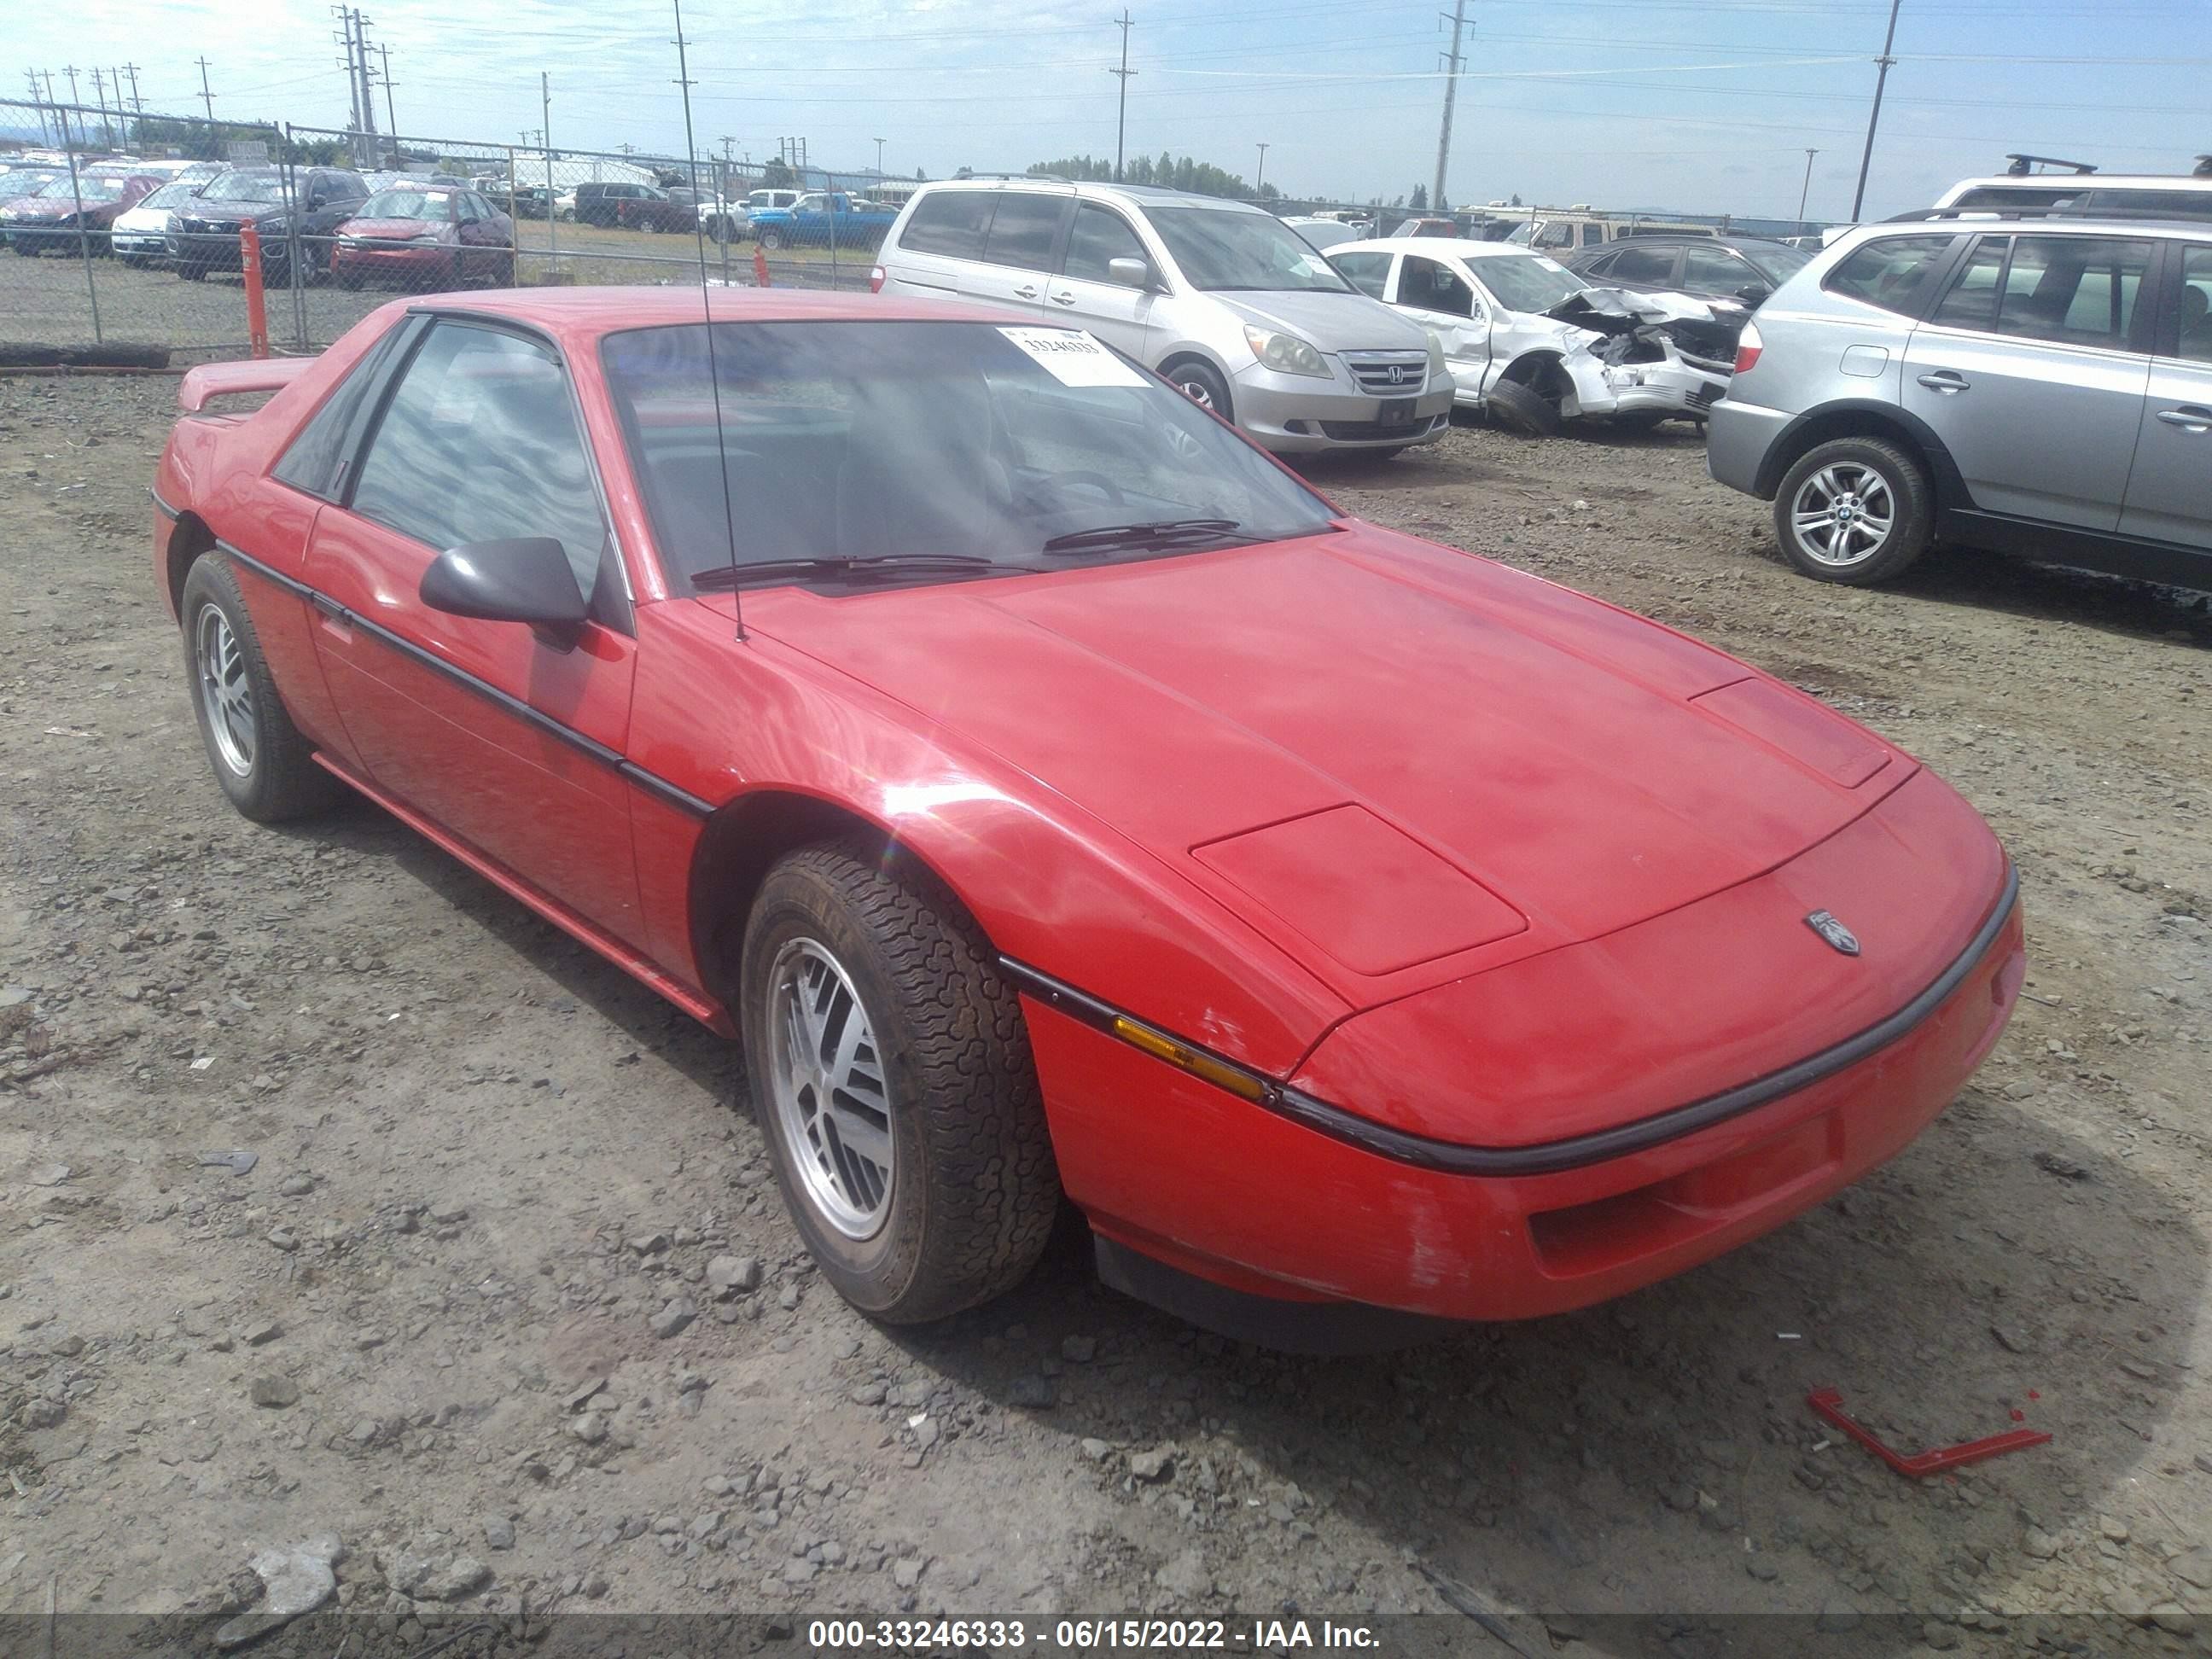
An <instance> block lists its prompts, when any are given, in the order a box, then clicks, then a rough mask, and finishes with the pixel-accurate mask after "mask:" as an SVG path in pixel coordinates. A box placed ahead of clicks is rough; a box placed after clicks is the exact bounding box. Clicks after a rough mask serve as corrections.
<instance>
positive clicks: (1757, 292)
mask: <svg viewBox="0 0 2212 1659" xmlns="http://www.w3.org/2000/svg"><path fill="white" fill-rule="evenodd" d="M1812 257H1813V256H1812V255H1811V254H1810V253H1808V252H1805V251H1804V250H1802V249H1800V248H1794V247H1787V246H1784V245H1783V244H1782V243H1780V242H1772V241H1768V240H1765V239H1763V238H1759V237H1712V236H1701V237H1677V236H1636V237H1631V238H1629V239H1627V240H1622V241H1618V242H1608V243H1607V244H1606V245H1604V246H1601V247H1595V248H1581V249H1577V251H1576V252H1574V254H1572V255H1571V257H1569V258H1566V259H1565V260H1563V261H1562V262H1561V263H1563V264H1565V265H1566V266H1567V268H1568V269H1569V270H1573V271H1575V272H1577V273H1578V274H1579V275H1581V276H1584V277H1587V278H1588V279H1589V281H1590V282H1591V283H1594V284H1595V286H1597V287H1599V288H1623V289H1628V290H1629V291H1630V292H1631V293H1634V294H1690V295H1696V296H1697V297H1698V298H1699V299H1700V300H1703V301H1705V303H1706V304H1708V305H1710V306H1711V307H1712V308H1713V311H1714V313H1715V314H1717V316H1719V317H1721V318H1723V319H1726V320H1728V321H1730V322H1734V323H1736V324H1738V325H1741V323H1742V321H1743V319H1745V318H1747V317H1748V316H1750V315H1751V313H1753V312H1754V311H1756V310H1758V309H1759V307H1760V306H1761V305H1763V304H1765V301H1766V297H1767V295H1771V294H1772V293H1773V292H1774V290H1775V289H1778V288H1780V287H1781V286H1782V284H1783V283H1785V282H1787V281H1788V280H1789V279H1790V277H1792V276H1796V274H1797V273H1798V272H1799V271H1801V270H1803V269H1804V268H1805V265H1806V264H1807V262H1808V260H1810V259H1811V258H1812ZM1731 355H1733V354H1731Z"/></svg>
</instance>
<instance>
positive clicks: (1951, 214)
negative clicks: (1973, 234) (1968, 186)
mask: <svg viewBox="0 0 2212 1659" xmlns="http://www.w3.org/2000/svg"><path fill="white" fill-rule="evenodd" d="M2208 205H2212V198H2208ZM1936 219H2142V220H2145V221H2148V222H2152V223H2154V224H2186V223H2188V222H2190V220H2191V216H2190V215H2188V214H2185V213H2176V212H2175V211H2174V210H2172V208H2130V207H2083V206H2080V205H2077V204H2074V203H2063V204H2059V205H2057V206H2051V205H2049V204H2045V203H2041V202H2024V203H2008V204H2005V205H2003V206H2002V207H1997V206H1989V205H1980V206H1975V205H1967V206H1960V207H1939V208H1915V209H1913V210H1911V212H1910V213H1893V214H1892V215H1890V216H1889V217H1888V218H1887V219H1884V220H1883V221H1881V222H1882V223H1883V224H1886V225H1902V224H1917V223H1921V222H1926V221H1929V220H1936Z"/></svg>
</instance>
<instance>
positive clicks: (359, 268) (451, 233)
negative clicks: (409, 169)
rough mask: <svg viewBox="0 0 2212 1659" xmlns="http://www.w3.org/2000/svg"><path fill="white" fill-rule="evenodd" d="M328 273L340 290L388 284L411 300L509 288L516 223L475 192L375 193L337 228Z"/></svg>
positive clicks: (405, 189)
mask: <svg viewBox="0 0 2212 1659" xmlns="http://www.w3.org/2000/svg"><path fill="white" fill-rule="evenodd" d="M330 274H331V280H332V281H334V282H336V283H339V284H340V285H341V286H343V287H345V288H359V287H361V286H362V284H364V283H371V282H394V283H398V284H400V285H401V286H402V287H404V288H406V289H409V290H410V291H411V292H414V293H417V294H422V293H435V292H441V291H443V290H445V289H456V288H466V287H468V286H469V285H470V284H471V283H489V284H490V285H491V286H493V287H495V288H508V287H512V286H513V283H514V221H513V219H512V218H510V217H509V216H507V214H505V213H503V212H501V210H500V209H499V208H498V207H497V206H495V204H493V203H492V201H491V200H490V199H489V197H486V196H485V195H483V192H482V191H473V190H449V189H447V188H444V187H442V186H425V187H421V188H416V187H411V186H404V185H403V186H401V187H399V188H398V189H394V190H385V191H378V192H377V193H376V194H375V195H374V196H372V197H369V198H368V200H367V201H365V202H363V203H362V204H361V206H360V208H359V210H357V211H356V214H355V216H353V217H352V218H350V219H348V220H347V221H345V222H343V224H341V225H340V226H338V228H337V235H336V238H335V240H334V242H333V245H332V246H331V260H330Z"/></svg>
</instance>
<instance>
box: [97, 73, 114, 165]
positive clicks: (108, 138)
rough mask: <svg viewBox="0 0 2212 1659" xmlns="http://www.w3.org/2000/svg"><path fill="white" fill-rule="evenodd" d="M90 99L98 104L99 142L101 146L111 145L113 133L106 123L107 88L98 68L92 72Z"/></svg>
mask: <svg viewBox="0 0 2212 1659" xmlns="http://www.w3.org/2000/svg"><path fill="white" fill-rule="evenodd" d="M92 101H93V102H94V103H95V104H97V105H98V106H100V144H101V146H102V147H103V148H106V147H108V146H112V144H113V143H114V142H115V135H114V133H113V132H112V131H110V129H109V127H108V125H107V89H106V83H105V82H102V81H101V79H100V71H99V70H93V72H92Z"/></svg>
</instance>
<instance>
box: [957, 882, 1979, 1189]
mask: <svg viewBox="0 0 2212 1659" xmlns="http://www.w3.org/2000/svg"><path fill="white" fill-rule="evenodd" d="M2019 901H2020V873H2019V872H2018V871H2016V870H2014V869H2012V868H2011V867H2010V866H2007V868H2006V871H2005V885H2004V891H2003V893H2002V895H2001V896H1999V897H1998V899H1997V902H1996V907H1995V908H1993V909H1992V910H1991V911H1990V915H1989V919H1988V920H1987V921H1984V922H1983V924H1982V925H1981V927H1979V928H1978V930H1976V932H1975V934H1974V937H1973V939H1972V941H1970V942H1969V943H1968V945H1967V946H1966V949H1965V950H1964V951H1961V952H1960V954H1959V956H1958V957H1956V958H1955V959H1954V961H1953V962H1952V963H1951V965H1950V966H1949V967H1948V968H1946V969H1944V970H1943V971H1942V973H1941V974H1938V975H1936V978H1935V980H1934V981H1933V982H1932V983H1930V984H1929V986H1928V987H1927V988H1926V989H1925V990H1923V991H1922V992H1921V993H1920V994H1919V995H1917V996H1916V997H1914V998H1913V999H1912V1000H1911V1001H1910V1002H1908V1003H1906V1004H1905V1006H1903V1007H1902V1008H1899V1010H1898V1011H1897V1012H1895V1013H1893V1014H1891V1015H1890V1016H1889V1017H1888V1018H1886V1019H1881V1020H1877V1021H1876V1022H1875V1024H1872V1025H1869V1026H1868V1027H1867V1028H1866V1030H1863V1031H1861V1032H1859V1033H1858V1034H1857V1036H1850V1037H1846V1038H1844V1041H1843V1042H1838V1043H1837V1044H1835V1045H1834V1046H1832V1047H1831V1048H1823V1049H1822V1050H1820V1053H1818V1054H1810V1055H1808V1056H1807V1057H1806V1058H1805V1059H1803V1060H1799V1061H1797V1062H1796V1064H1795V1065H1791V1066H1784V1067H1783V1068H1782V1069H1781V1070H1780V1071H1778V1072H1770V1073H1767V1074H1766V1075H1765V1077H1762V1078H1756V1079H1753V1080H1752V1081H1751V1082H1749V1083H1745V1084H1741V1085H1738V1086H1737V1087H1735V1088H1733V1089H1729V1090H1727V1091H1723V1092H1722V1093H1720V1094H1717V1095H1710V1096H1707V1097H1705V1099H1703V1100H1696V1101H1692V1102H1691V1103H1688V1104H1687V1105H1685V1106H1677V1107H1674V1108H1672V1109H1669V1110H1667V1111H1664V1112H1661V1113H1658V1114H1657V1115H1655V1116H1652V1117H1647V1118H1640V1119H1638V1121H1635V1122H1633V1123H1624V1124H1621V1125H1620V1126H1619V1127H1615V1128H1611V1129H1601V1130H1599V1131H1597V1132H1595V1133H1592V1134H1586V1135H1576V1136H1574V1137H1572V1138H1571V1139H1565V1140H1552V1141H1544V1142H1540V1143H1539V1144H1537V1145H1534V1146H1462V1145H1461V1144H1459V1143H1458V1142H1455V1141H1449V1140H1436V1139H1431V1138H1429V1137H1428V1136H1425V1135H1416V1134H1408V1133H1406V1132H1405V1131H1404V1130H1402V1129H1393V1128H1391V1127H1389V1126H1388V1125H1387V1124H1381V1123H1376V1122H1375V1121H1373V1120H1372V1119H1370V1118H1364V1117H1361V1116H1359V1115H1357V1114H1356V1113H1353V1112H1349V1111H1346V1109H1344V1108H1343V1107H1341V1106H1332V1105H1330V1104H1329V1103H1328V1102H1327V1101H1322V1100H1316V1099H1315V1098H1314V1097H1312V1096H1311V1095H1309V1094H1306V1093H1304V1091H1301V1090H1297V1089H1293V1088H1291V1087H1289V1086H1288V1085H1285V1084H1283V1083H1280V1082H1278V1081H1277V1080H1276V1079H1273V1078H1270V1077H1267V1076H1265V1075H1264V1074H1262V1073H1258V1072H1255V1071H1253V1070H1252V1068H1251V1067H1249V1066H1243V1065H1239V1064H1238V1063H1237V1061H1235V1060H1230V1059H1228V1058H1227V1057H1226V1056H1225V1055H1222V1054H1216V1053H1214V1051H1213V1050H1212V1049H1210V1048H1206V1046H1205V1045H1204V1044H1203V1043H1196V1042H1191V1041H1190V1040H1189V1039H1188V1037H1180V1036H1175V1035H1174V1034H1173V1033H1171V1032H1167V1031H1160V1030H1159V1028H1158V1027H1157V1026H1155V1025H1152V1024H1150V1023H1149V1022H1148V1021H1146V1020H1141V1019H1138V1018H1136V1017H1135V1016H1134V1015H1133V1014H1126V1013H1123V1012H1121V1010H1120V1009H1118V1008H1115V1007H1114V1006H1112V1005H1111V1004H1109V1003H1105V1002H1102V1001H1100V1000H1098V999H1097V997H1094V996H1091V994H1088V993H1087V992H1084V991H1079V990H1077V989H1076V988H1075V987H1073V986H1072V985H1069V984H1066V983H1065V982H1064V981H1060V980H1057V979H1054V977H1053V976H1052V975H1049V974H1047V973H1045V972H1044V971H1043V970H1042V969H1036V968H1032V967H1030V965H1029V964H1028V963H1024V962H1018V961H1016V960H1015V959H1014V958H1013V957H1000V958H999V964H1000V967H1002V968H1004V969H1006V972H1007V973H1008V974H1009V975H1012V978H1013V979H1014V981H1016V982H1017V983H1018V985H1019V986H1020V987H1021V988H1022V989H1023V991H1024V992H1025V993H1026V994H1029V995H1030V996H1033V997H1035V998H1036V1000H1039V1001H1040V1002H1042V1003H1043V1004H1045V1005H1046V1006H1048V1007H1051V1008H1055V1009H1058V1010H1059V1011H1060V1012H1062V1013H1064V1014H1066V1015H1069V1016H1070V1017H1071V1018H1076V1019H1079V1020H1081V1021H1083V1022H1084V1024H1086V1025H1091V1026H1096V1027H1097V1028H1098V1029H1100V1030H1104V1031H1106V1032H1107V1033H1108V1034H1109V1035H1114V1022H1115V1020H1117V1019H1127V1020H1129V1021H1131V1022H1132V1023H1133V1024H1138V1025H1141V1026H1144V1027H1145V1029H1146V1030H1150V1031H1158V1034H1159V1035H1160V1036H1163V1037H1165V1038H1167V1039H1168V1040H1169V1041H1170V1042H1176V1043H1180V1044H1181V1045H1182V1047H1184V1048H1189V1049H1192V1050H1194V1052H1196V1053H1199V1054H1206V1055H1207V1056H1208V1057H1209V1058H1210V1059H1212V1060H1217V1061H1218V1062H1219V1063H1220V1064H1221V1065H1223V1066H1228V1067H1230V1068H1231V1069H1232V1070H1234V1071H1237V1072H1239V1073H1243V1074H1244V1075H1245V1076H1247V1077H1249V1078H1251V1079H1253V1080H1254V1081H1255V1082H1256V1083H1258V1084H1259V1085H1261V1097H1260V1099H1259V1101H1258V1104H1259V1105H1260V1106H1261V1107H1262V1108H1263V1109H1266V1110H1267V1111H1271V1112H1273V1113H1275V1114H1276V1115H1279V1116H1281V1117H1286V1118H1288V1119H1290V1120H1291V1121H1292V1122H1294V1123H1302V1124H1304V1126H1305V1127H1307V1128H1310V1129H1312V1130H1315V1131H1316V1132H1318V1133H1322V1134H1325V1135H1328V1137H1330V1138H1331V1139H1335V1140H1341V1141H1344V1142H1346V1144H1348V1145H1350V1146H1358V1147H1359V1148H1360V1149H1362V1150H1363V1151H1365V1152H1373V1153H1374V1154H1375V1155H1376V1157H1378V1158H1389V1159H1390V1160H1392V1161H1393V1162H1394V1163H1398V1164H1412V1165H1413V1166H1415V1167H1416V1168H1419V1169H1424V1170H1442V1171H1443V1172H1444V1173H1445V1174H1448V1175H1472V1176H1534V1175H1552V1174H1556V1173H1557V1172H1558V1171H1559V1170H1575V1169H1580V1168H1582V1167H1583V1165H1585V1164H1601V1163H1603V1162H1605V1161H1606V1160H1607V1159H1609V1158H1626V1157H1627V1156H1628V1155H1629V1154H1631V1153H1632V1152H1646V1151H1649V1150H1650V1148H1651V1147H1654V1146H1660V1145H1662V1144H1663V1143H1665V1142H1667V1141H1669V1140H1675V1139H1680V1138H1681V1137H1682V1136H1684V1135H1687V1134H1694V1133H1697V1132H1698V1131H1699V1130H1700V1129H1707V1128H1711V1127H1712V1126H1713V1125H1714V1124H1716V1123H1722V1122H1725V1121H1727V1120H1728V1119H1729V1118H1732V1117H1740V1116H1741V1115H1743V1114H1744V1113H1746V1112H1750V1111H1755V1110H1757V1109H1759V1107H1761V1106H1765V1105H1767V1104H1769V1103H1771V1102H1773V1101H1776V1100H1778V1099H1780V1098H1781V1097H1783V1096H1784V1095H1789V1094H1795V1093H1796V1092H1797V1091H1799V1090H1801V1089H1808V1088H1810V1087H1811V1086H1812V1085H1814V1084H1815V1083H1818V1082H1820V1081H1821V1080H1822V1079H1825V1078H1828V1077H1832V1076H1833V1075H1834V1074H1835V1073H1838V1072H1840V1071H1842V1070H1844V1068H1845V1067H1847V1066H1856V1065H1857V1063H1858V1062H1859V1061H1861V1060H1864V1059H1866V1058H1867V1057H1868V1056H1869V1055H1870V1054H1874V1053H1875V1051H1877V1050H1878V1049H1881V1048H1887V1047H1888V1046H1889V1045H1890V1044H1891V1043H1893V1042H1896V1041H1898V1040H1899V1038H1900V1037H1902V1036H1905V1033H1906V1032H1908V1031H1910V1030H1911V1029H1912V1028H1913V1027H1914V1026H1916V1025H1917V1024H1920V1022H1921V1021H1922V1020H1923V1019H1925V1018H1928V1016H1929V1014H1931V1013H1933V1012H1935V1011H1936V1009H1937V1008H1938V1007H1940V1006H1942V1004H1943V1002H1944V1001H1945V1000H1946V999H1948V997H1949V996H1950V994H1952V993H1953V992H1954V991H1955V990H1957V989H1958V988H1959V987H1960V984H1961V983H1962V982H1963V981H1965V980H1966V976H1967V975H1969V974H1971V973H1972V972H1973V970H1974V969H1975V968H1976V967H1978V965H1979V964H1980V963H1981V961H1982V958H1983V957H1985V956H1987V955H1988V954H1989V951H1990V947H1991V946H1992V945H1995V944H1996V940H1997V936H1998V935H1999V934H2000V933H2002V932H2003V931H2004V927H2005V923H2006V922H2007V921H2008V920H2009V919H2010V918H2011V915H2012V913H2013V908H2014V906H2015V905H2016V904H2017V903H2018V902H2019Z"/></svg>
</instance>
